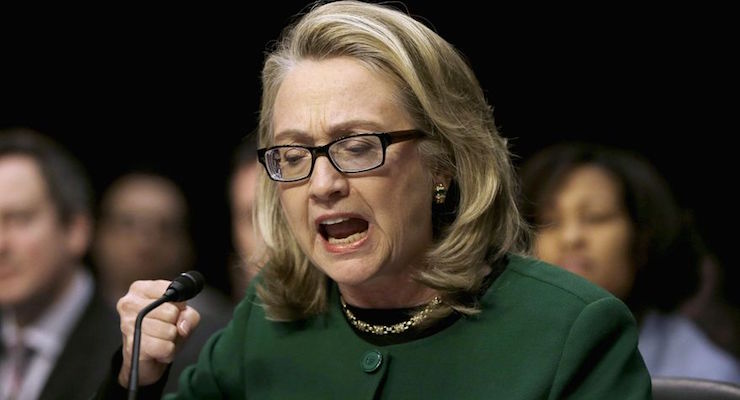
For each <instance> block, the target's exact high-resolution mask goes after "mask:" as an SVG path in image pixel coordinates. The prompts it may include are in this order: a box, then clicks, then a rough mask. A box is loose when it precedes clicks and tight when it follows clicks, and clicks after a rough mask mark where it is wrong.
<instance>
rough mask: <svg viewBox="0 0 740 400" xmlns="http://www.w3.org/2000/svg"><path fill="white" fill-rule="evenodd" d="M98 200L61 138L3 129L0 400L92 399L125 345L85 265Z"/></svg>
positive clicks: (0, 138) (0, 171)
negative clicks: (114, 354)
mask: <svg viewBox="0 0 740 400" xmlns="http://www.w3.org/2000/svg"><path fill="white" fill-rule="evenodd" d="M91 197H92V195H91V189H90V185H89V182H88V181H87V177H86V174H85V172H84V170H83V168H82V167H81V166H80V165H79V164H78V162H77V160H75V159H74V158H73V157H72V155H71V154H69V153H68V151H67V150H65V149H63V148H62V147H61V146H60V145H59V144H57V143H55V142H53V141H52V140H51V138H49V137H47V136H44V135H42V134H40V133H38V132H35V131H31V130H28V129H21V128H17V129H9V130H3V131H0V399H25V400H31V399H60V400H61V399H64V400H69V399H72V400H74V399H86V398H87V397H88V395H89V393H90V391H91V390H94V389H95V387H97V385H98V382H99V381H100V379H102V377H103V376H104V374H105V367H104V366H105V365H106V364H107V363H109V359H110V353H111V352H112V351H114V350H115V349H116V348H117V347H118V346H120V331H119V319H118V316H117V315H116V312H115V310H114V309H113V308H112V307H109V306H108V304H107V303H106V302H105V301H104V300H103V298H102V297H101V295H100V293H99V291H98V290H96V286H95V282H94V279H93V277H92V274H91V272H90V271H89V269H88V268H86V267H85V266H84V265H83V263H82V259H83V257H84V256H85V254H86V252H87V250H88V246H89V243H90V238H91V229H92V211H91V208H92V205H91V203H92V200H91Z"/></svg>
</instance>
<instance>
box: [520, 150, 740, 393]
mask: <svg viewBox="0 0 740 400" xmlns="http://www.w3.org/2000/svg"><path fill="white" fill-rule="evenodd" d="M521 176H522V195H523V201H522V209H523V214H524V215H525V217H526V218H527V219H528V220H529V222H530V224H531V225H532V226H533V227H534V230H535V239H534V252H535V255H536V256H537V257H538V258H540V259H542V260H543V261H546V262H549V263H552V264H555V265H558V266H561V267H563V268H565V269H567V270H569V271H571V272H573V273H576V274H578V275H581V276H583V277H585V278H587V279H588V280H590V281H592V282H594V283H596V284H598V285H600V286H602V287H604V288H605V289H607V290H609V291H610V292H612V293H613V294H614V295H615V296H617V297H619V298H620V299H622V300H624V302H625V303H626V304H627V305H628V306H629V307H630V309H631V310H632V312H633V314H634V315H635V317H636V318H637V320H638V323H639V326H640V328H641V329H640V341H639V348H640V352H641V353H642V355H643V358H644V359H645V363H646V364H647V367H648V370H649V371H650V373H651V375H652V376H675V377H692V378H704V379H713V380H721V381H729V382H734V383H740V363H738V361H737V359H735V358H733V357H732V356H731V355H730V354H729V353H727V352H726V351H724V350H723V349H721V348H720V347H719V346H717V345H716V344H714V343H713V342H712V341H711V340H709V338H708V337H707V336H706V335H705V334H704V333H703V332H702V330H701V329H699V327H697V326H696V325H695V324H694V323H693V322H692V321H691V320H690V319H689V318H687V317H686V316H684V315H682V314H681V313H679V312H678V309H679V307H680V306H681V305H682V303H683V302H684V301H685V300H686V299H687V298H688V297H689V296H691V295H692V294H693V293H694V292H695V291H696V288H697V282H698V268H699V265H700V262H701V259H702V257H703V251H702V246H701V243H700V241H699V238H698V236H697V234H696V231H695V229H694V228H693V226H692V225H691V224H690V221H689V220H688V218H686V213H685V212H683V211H682V209H681V208H680V207H679V205H678V204H677V202H676V200H675V199H674V198H673V195H672V193H671V191H670V189H669V187H668V184H667V183H666V182H665V181H664V179H663V178H662V177H661V176H660V175H659V173H658V172H657V171H656V170H655V168H654V167H653V166H652V165H651V164H650V163H649V162H647V161H646V160H644V159H643V158H641V157H639V156H638V155H637V154H634V153H630V152H628V151H623V150H619V149H616V148H611V147H606V146H599V145H595V144H587V143H561V144H557V145H553V146H551V147H548V148H546V149H543V150H541V151H540V152H538V153H537V154H535V155H533V156H532V157H531V158H530V159H528V160H526V162H525V163H524V164H523V165H522V168H521Z"/></svg>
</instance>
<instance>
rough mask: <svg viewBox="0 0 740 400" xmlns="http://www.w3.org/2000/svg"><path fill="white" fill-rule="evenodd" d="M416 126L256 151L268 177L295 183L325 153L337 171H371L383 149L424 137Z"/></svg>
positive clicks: (381, 160) (382, 156)
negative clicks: (319, 144)
mask: <svg viewBox="0 0 740 400" xmlns="http://www.w3.org/2000/svg"><path fill="white" fill-rule="evenodd" d="M424 136H425V133H424V132H422V131H419V130H416V129H409V130H403V131H393V132H381V133H361V134H358V135H352V136H345V137H342V138H339V139H337V140H333V141H331V142H329V143H327V144H325V145H323V146H317V147H311V146H297V145H282V146H273V147H268V148H263V149H259V150H257V158H258V159H259V162H260V163H261V164H262V165H263V166H264V167H265V170H266V171H267V175H268V176H269V177H270V179H272V180H274V181H278V182H295V181H300V180H302V179H306V178H308V177H309V176H311V173H312V172H313V166H314V164H315V163H316V158H317V157H319V156H322V155H323V156H326V158H328V159H329V162H331V165H333V166H334V168H336V170H337V171H339V172H343V173H347V174H352V173H357V172H365V171H370V170H372V169H375V168H378V167H380V166H381V165H383V163H384V162H385V149H386V148H387V147H388V146H390V145H391V144H393V143H398V142H403V141H405V140H411V139H417V138H421V137H424Z"/></svg>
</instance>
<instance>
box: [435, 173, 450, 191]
mask: <svg viewBox="0 0 740 400" xmlns="http://www.w3.org/2000/svg"><path fill="white" fill-rule="evenodd" d="M451 182H452V175H451V174H449V173H445V172H439V173H435V174H434V175H433V176H432V183H433V184H434V186H436V185H438V184H440V183H441V184H442V185H443V186H444V187H445V188H447V189H449V188H450V183H451Z"/></svg>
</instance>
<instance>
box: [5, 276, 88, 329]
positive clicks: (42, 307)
mask: <svg viewBox="0 0 740 400" xmlns="http://www.w3.org/2000/svg"><path fill="white" fill-rule="evenodd" d="M74 275H75V274H74V273H72V272H70V273H68V274H62V276H61V278H59V279H60V280H57V281H54V282H52V283H51V285H49V287H47V288H46V289H45V290H42V291H41V293H35V294H33V295H32V296H31V298H30V299H29V300H28V301H26V302H23V303H19V304H15V305H12V306H10V308H11V309H12V310H13V314H14V315H15V321H16V324H17V325H18V327H19V328H23V327H26V326H28V325H31V324H33V323H34V322H36V321H37V320H38V319H39V318H40V317H41V316H42V315H43V314H44V312H45V311H46V310H47V309H48V308H49V305H51V304H53V303H54V302H55V301H57V300H58V299H60V298H61V297H62V296H63V295H64V293H65V292H66V291H67V289H68V288H69V287H70V285H71V284H72V278H73V277H74Z"/></svg>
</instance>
